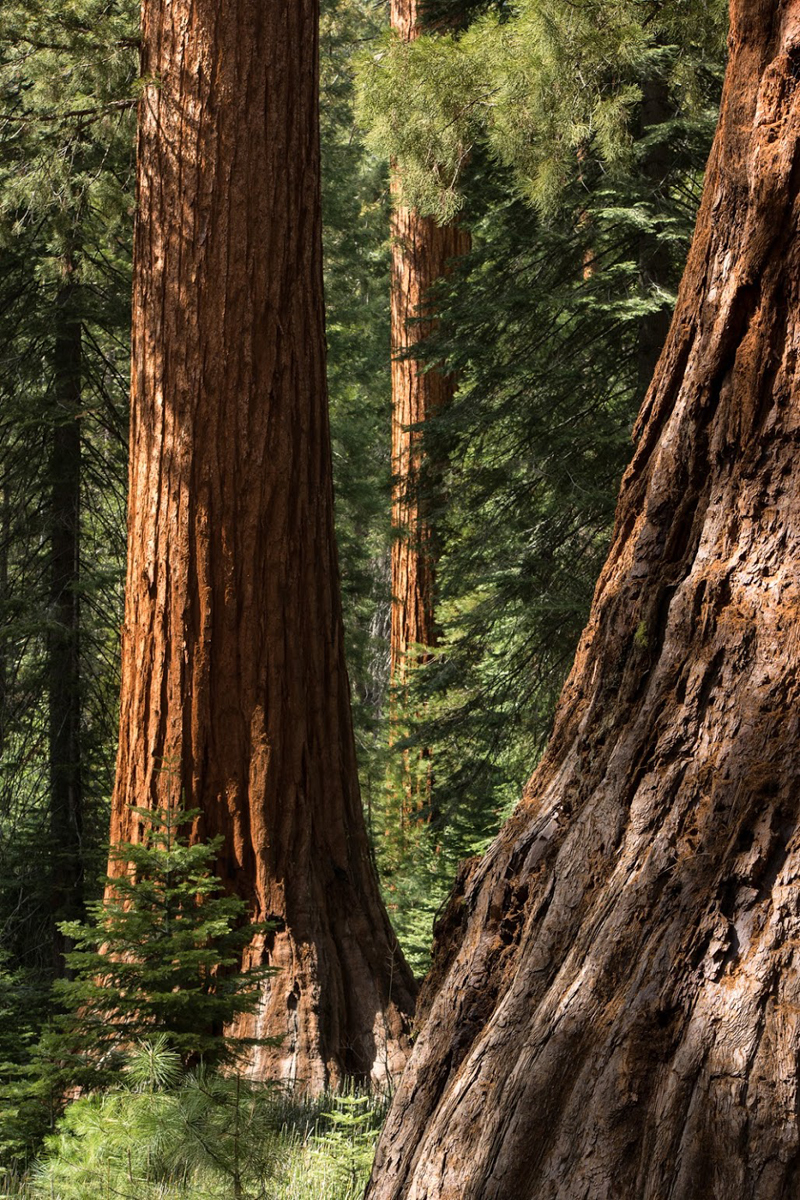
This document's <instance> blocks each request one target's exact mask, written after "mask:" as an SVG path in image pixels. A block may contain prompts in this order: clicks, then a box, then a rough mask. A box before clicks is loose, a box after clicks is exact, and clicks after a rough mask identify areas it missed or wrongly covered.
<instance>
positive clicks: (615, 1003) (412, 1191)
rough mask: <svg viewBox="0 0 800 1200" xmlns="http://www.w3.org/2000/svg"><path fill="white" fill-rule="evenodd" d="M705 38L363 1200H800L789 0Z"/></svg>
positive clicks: (798, 214) (794, 185)
mask: <svg viewBox="0 0 800 1200" xmlns="http://www.w3.org/2000/svg"><path fill="white" fill-rule="evenodd" d="M730 45H731V63H730V67H729V72H728V77H727V80H726V87H725V94H724V98H723V106H722V116H721V122H720V128H719V131H718V135H717V139H716V141H715V147H714V150H713V151H712V155H711V159H710V162H709V167H708V172H707V177H706V183H705V189H704V198H703V204H702V207H701V212H700V216H699V219H698V225H697V230H696V234H695V240H694V243H693V246H692V250H691V253H690V257H689V262H688V266H687V270H686V273H685V276H684V280H683V283H682V285H681V289H680V295H679V300H678V306H677V309H676V314H675V318H674V320H673V324H672V327H671V330H670V334H669V337H668V340H667V344H666V347H665V349H664V353H663V355H662V357H661V360H660V362H659V366H658V369H657V371H656V375H655V378H654V380H653V383H652V386H651V390H650V393H649V395H648V397H647V399H646V401H645V404H644V407H643V413H642V417H641V419H640V423H639V431H638V436H639V442H638V446H637V449H636V452H635V454H634V460H633V463H632V466H631V467H630V468H629V470H628V472H627V474H626V477H625V479H624V481H623V485H622V488H621V493H620V499H619V505H618V511H617V522H616V532H615V536H614V539H613V542H612V548H611V551H610V554H609V558H608V561H607V563H606V566H605V567H604V569H603V572H602V574H601V577H600V580H599V582H598V585H597V589H596V592H595V598H594V605H593V609H592V614H591V617H590V621H589V625H588V626H587V629H586V631H585V632H584V635H583V637H582V639H581V643H580V646H579V648H578V653H577V657H576V661H575V665H574V668H573V671H572V673H571V675H570V678H569V679H568V681H567V683H566V685H565V688H564V692H563V695H562V698H561V703H560V706H559V711H558V714H557V719H556V725H555V730H554V736H553V739H552V741H551V744H550V747H549V749H548V752H547V754H546V755H545V758H544V760H543V762H542V764H541V766H540V768H539V769H538V770H537V772H536V774H535V775H534V776H533V778H532V780H531V782H530V783H529V785H528V787H527V788H526V790H525V795H524V797H523V801H522V803H521V805H520V807H519V809H518V810H517V812H516V813H515V815H514V816H513V817H512V819H511V820H510V822H509V823H508V824H507V825H506V827H505V828H504V830H503V831H502V832H501V834H500V836H499V838H498V839H497V841H496V842H495V844H494V846H493V847H492V848H491V850H490V851H489V853H488V855H487V856H486V858H485V859H484V860H483V862H482V863H481V864H480V865H479V866H478V867H477V868H476V869H475V870H474V872H473V873H472V876H471V879H470V882H469V884H468V887H467V888H466V890H465V895H464V901H463V915H462V916H461V918H460V920H459V922H458V931H457V932H458V938H459V944H458V946H457V947H456V948H455V951H454V952H453V951H452V949H451V950H449V951H448V952H447V957H448V958H449V966H448V968H447V970H446V971H444V972H442V973H441V974H439V975H438V976H437V986H438V991H437V994H436V996H435V997H433V998H432V999H431V1000H429V1004H430V1016H429V1017H428V1019H427V1022H426V1024H425V1026H424V1028H423V1030H422V1033H421V1035H420V1038H419V1040H418V1043H417V1046H416V1048H415V1051H414V1054H413V1056H412V1059H411V1062H410V1064H409V1066H408V1068H407V1070H406V1073H405V1076H404V1079H403V1082H402V1084H401V1088H400V1090H399V1093H398V1096H397V1100H396V1103H395V1105H394V1107H393V1109H392V1111H391V1112H390V1114H389V1118H388V1120H387V1124H386V1128H385V1131H384V1134H383V1136H382V1139H381V1143H380V1144H379V1148H378V1154H377V1158H376V1165H375V1169H374V1172H373V1178H372V1181H371V1184H370V1187H369V1189H368V1197H369V1198H370V1200H390V1198H391V1200H395V1198H396V1200H400V1198H401V1197H402V1198H403V1200H456V1198H458V1200H512V1198H513V1200H548V1198H551V1200H555V1198H558V1200H573V1198H574V1200H579V1198H580V1200H585V1198H589V1200H601V1198H602V1200H606V1198H610V1197H614V1198H615V1200H616V1198H620V1200H662V1198H663V1197H665V1196H669V1197H672V1198H673V1200H696V1198H697V1197H698V1196H708V1197H714V1198H718V1200H723V1198H724V1200H728V1198H729V1197H732V1196H736V1197H737V1200H773V1198H774V1200H790V1198H791V1197H793V1196H794V1195H795V1194H796V1193H797V1191H798V1188H800V1177H799V1176H798V1143H799V1142H800V1135H799V1133H798V1112H797V1062H798V1056H797V1050H796V1046H797V1040H798V1035H800V973H799V972H798V961H797V958H798V950H800V905H798V903H797V899H796V885H795V884H794V880H795V879H796V878H798V877H800V816H799V815H798V809H797V795H798V786H800V777H799V776H798V771H800V767H798V763H797V756H796V755H795V754H794V753H793V747H794V745H795V743H796V741H797V737H798V734H800V718H799V717H798V711H800V710H799V709H798V702H799V701H800V681H799V680H800V670H798V667H799V666H800V639H798V636H797V632H796V630H797V616H798V612H800V580H799V579H798V574H797V562H798V561H800V536H799V535H798V530H799V529H800V487H798V486H797V483H796V478H795V477H796V471H795V472H793V470H792V463H793V462H794V461H796V455H797V451H798V448H800V416H798V413H797V406H796V402H795V399H794V397H795V396H796V394H797V387H798V381H797V378H796V356H795V354H794V353H792V350H791V348H792V347H793V345H794V344H795V343H796V341H797V339H798V338H800V284H798V280H800V236H799V231H798V223H799V222H800V195H799V193H800V187H799V186H798V180H797V178H796V177H797V171H796V169H795V163H796V158H797V146H798V136H799V135H800V103H799V102H798V97H797V94H796V86H795V79H794V74H793V66H792V64H793V62H794V61H795V59H796V57H797V50H798V48H800V4H798V3H797V0H790V2H789V3H786V4H782V5H778V4H777V3H776V2H775V0H759V3H757V4H755V5H753V4H745V3H744V0H734V2H733V4H732V31H731V41H730ZM793 56H794V57H793ZM778 356H780V358H779V359H778ZM757 413H763V416H761V417H759V418H758V419H756V414H757ZM743 835H744V836H743ZM750 837H751V838H752V840H749V839H750ZM540 844H541V848H540ZM521 885H524V887H525V888H526V889H527V900H526V902H525V910H526V917H525V920H524V927H523V930H522V933H521V936H520V938H519V941H518V943H515V942H514V941H513V940H512V941H511V942H509V943H507V944H506V943H504V938H503V921H504V919H505V917H506V913H505V911H504V903H505V902H507V898H508V897H509V896H510V895H511V894H512V890H513V888H515V887H516V888H518V887H520V886H521ZM520 894H521V893H520ZM545 899H546V904H545V903H544V901H545ZM435 973H436V968H435ZM470 1009H473V1010H474V1012H475V1014H476V1016H477V1020H475V1021H473V1022H470V1021H469V1019H468V1018H469V1013H470ZM465 1018H466V1019H465ZM745 1083H746V1087H745V1086H744V1085H745Z"/></svg>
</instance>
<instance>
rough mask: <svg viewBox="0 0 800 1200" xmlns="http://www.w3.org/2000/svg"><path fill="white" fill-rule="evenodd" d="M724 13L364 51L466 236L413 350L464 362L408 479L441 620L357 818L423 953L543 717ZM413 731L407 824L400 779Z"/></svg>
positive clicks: (558, 25)
mask: <svg viewBox="0 0 800 1200" xmlns="http://www.w3.org/2000/svg"><path fill="white" fill-rule="evenodd" d="M452 15H454V14H452V13H451V16H452ZM456 15H457V14H456ZM724 28H725V13H724V6H723V5H721V4H716V3H712V4H706V3H705V2H704V0H668V2H667V3H665V4H655V3H653V4H650V3H646V4H638V3H632V2H630V0H618V2H617V0H615V3H612V4H606V3H603V4H598V3H595V2H594V0H579V2H578V3H577V4H574V3H571V2H570V3H566V2H565V0H526V2H523V3H521V4H519V5H518V6H516V7H515V8H514V9H513V10H509V9H508V7H507V6H498V9H497V11H490V12H484V13H483V14H480V15H478V16H477V18H476V19H475V20H474V21H473V22H472V24H470V25H468V26H467V27H466V28H463V27H459V28H457V30H456V31H455V32H451V33H447V34H442V32H441V26H440V27H439V28H438V29H437V31H436V32H435V33H433V32H432V33H430V34H428V35H426V36H424V37H422V38H419V39H417V40H415V41H414V42H413V43H409V44H406V43H403V42H401V41H400V40H399V39H397V38H393V37H390V38H389V39H388V40H386V41H385V42H384V43H382V44H381V45H380V46H378V47H377V49H372V50H370V51H368V52H366V53H365V54H364V55H363V56H362V58H361V63H360V73H359V80H358V87H359V111H360V114H361V117H362V119H363V120H364V121H365V122H366V123H367V124H368V125H369V126H370V130H369V135H368V142H369V144H370V145H371V146H372V147H373V148H374V149H375V150H376V151H377V149H378V148H380V147H383V150H384V153H385V154H386V155H387V157H388V156H391V157H392V158H393V159H394V160H395V162H396V163H397V165H398V174H399V176H400V177H401V179H402V182H403V187H404V193H405V195H404V198H405V199H406V201H410V202H412V203H415V204H417V205H418V206H419V207H421V208H422V209H423V210H424V211H427V212H433V213H434V214H435V215H436V216H437V217H438V218H439V219H442V220H444V219H448V218H449V217H450V216H452V214H453V212H454V211H455V210H456V209H457V208H463V214H462V218H463V220H464V221H465V223H466V224H467V225H468V226H469V227H470V228H471V231H472V237H473V247H474V248H473V251H472V253H471V254H470V255H469V256H468V257H467V258H466V259H465V260H464V261H463V262H462V263H461V264H460V265H459V266H458V267H457V268H456V270H455V271H454V273H453V275H452V276H451V278H450V279H449V280H448V281H443V283H442V284H441V285H440V286H439V287H438V288H437V296H436V303H437V307H438V310H439V314H440V321H439V325H438V330H437V332H436V334H435V336H433V337H432V338H430V339H429V340H428V342H427V343H426V349H425V355H426V358H427V360H428V361H429V362H432V363H436V362H444V363H446V364H447V367H448V368H449V369H451V370H453V371H455V372H456V373H457V376H458V379H459V391H458V394H457V395H456V397H455V400H454V401H453V403H452V404H451V405H450V406H449V407H448V409H447V410H446V411H444V412H442V413H439V414H437V415H436V416H435V417H434V418H433V419H432V420H431V421H429V422H427V423H426V427H425V430H424V446H425V451H426V459H427V462H429V463H432V464H442V463H444V464H447V466H446V470H445V477H444V481H443V485H442V482H441V481H440V480H438V479H432V480H430V481H429V482H428V483H427V485H426V481H425V480H424V479H423V484H422V486H423V492H425V490H426V486H427V501H428V509H429V511H430V512H431V515H432V519H433V521H434V523H435V525H436V529H437V535H438V539H439V541H440V543H441V545H442V546H443V555H442V558H441V561H440V563H439V568H438V589H439V596H438V607H437V618H438V621H439V624H440V626H441V628H442V636H441V639H440V643H439V645H438V647H437V651H436V653H435V655H433V657H432V659H431V661H430V662H428V663H427V664H426V665H425V666H424V668H422V669H421V670H419V671H417V672H416V673H415V677H414V682H413V686H412V688H411V692H410V694H409V695H408V696H407V697H402V698H401V700H402V703H403V706H404V711H405V713H406V714H407V716H406V720H405V725H406V728H405V730H404V737H403V738H402V739H400V740H398V741H397V742H396V743H395V747H394V751H395V754H396V756H397V758H398V765H399V759H400V758H401V757H402V758H403V760H404V761H403V769H402V770H400V771H395V775H396V776H397V777H396V778H394V779H393V780H392V782H391V783H390V787H389V790H388V793H387V794H386V796H385V797H382V798H380V800H379V804H378V809H379V812H378V818H377V820H375V821H374V822H373V823H374V825H375V827H376V833H377V835H378V836H377V837H376V845H377V854H378V859H379V862H380V863H381V867H382V873H383V876H384V881H385V886H386V888H387V896H388V898H389V902H390V906H391V908H392V913H393V917H394V919H395V921H396V923H397V925H398V928H399V931H400V934H401V939H402V941H403V945H404V948H406V949H407V951H408V952H409V953H410V955H411V957H412V958H413V960H414V962H415V965H416V966H417V968H419V966H420V965H422V964H423V963H424V961H425V949H426V945H427V944H429V942H430V918H431V914H432V913H433V912H435V911H436V909H437V908H438V906H439V904H440V903H441V901H442V900H443V899H444V898H445V896H446V895H447V891H448V889H449V886H450V880H451V879H452V877H453V873H454V871H455V867H456V863H457V862H458V860H459V859H460V858H462V857H464V856H465V855H469V854H472V853H475V852H480V851H481V850H482V849H483V848H484V847H485V845H486V843H487V841H488V840H489V839H490V837H491V836H492V835H493V834H494V832H495V831H496V829H497V828H498V826H499V824H500V822H501V820H502V819H503V817H504V816H505V815H507V813H508V812H509V811H510V809H511V807H512V806H513V804H515V803H516V801H517V800H518V798H519V796H520V793H521V789H522V786H523V785H524V782H525V780H526V778H527V777H528V776H529V774H530V772H531V770H532V768H533V766H534V765H535V763H536V760H537V758H538V755H539V753H540V752H541V749H542V747H543V745H544V743H545V741H546V738H547V735H548V733H549V729H550V724H551V721H552V713H553V709H554V705H555V702H556V699H557V696H558V694H559V691H560V688H561V685H562V682H563V680H564V676H565V674H566V671H567V669H568V667H569V665H570V663H571V661H572V657H573V655H574V650H575V645H576V643H577V639H578V636H579V634H580V631H581V629H582V627H583V624H584V622H585V619H586V615H587V613H588V609H589V604H590V601H591V596H592V591H593V588H594V584H595V581H596V578H597V575H598V572H599V570H600V567H601V565H602V562H603V559H604V557H605V553H606V547H607V544H608V538H609V535H610V530H611V525H612V521H613V510H614V503H615V498H616V494H617V489H618V484H619V478H620V476H621V473H622V471H623V469H624V467H625V465H626V463H627V461H628V459H629V456H630V441H629V434H630V429H631V426H632V424H633V420H634V418H635V415H636V412H637V410H638V408H639V405H640V403H641V400H642V397H643V394H644V390H645V388H646V386H647V384H648V383H649V379H650V375H651V373H652V370H653V366H654V362H655V357H656V356H657V352H658V348H659V345H660V342H661V341H662V340H663V337H664V335H665V332H666V328H667V324H668V318H669V313H670V311H671V308H672V305H673V303H674V299H675V294H676V290H677V285H678V281H679V279H680V276H681V272H682V269H683V263H684V260H685V254H686V250H687V247H688V244H689V240H690V237H691V232H692V228H693V223H694V218H695V213H696V205H697V202H698V199H699V192H700V185H701V181H702V172H703V167H704V164H705V160H706V157H707V154H708V149H709V146H710V142H711V137H712V134H713V129H714V125H715V120H716V105H717V101H718V96H719V90H720V85H721V75H722V65H723V64H722V44H723V33H724ZM401 80H402V83H401ZM437 505H438V508H437V507H436V506H437ZM421 752H423V753H426V754H428V755H429V756H430V757H429V761H428V768H427V769H428V770H429V772H430V786H429V787H428V791H427V794H426V795H425V796H424V803H423V804H422V806H421V809H420V811H419V812H418V813H417V814H416V815H415V819H414V821H412V822H411V825H410V826H409V822H408V820H407V815H408V814H407V813H406V811H405V808H406V806H405V798H404V791H403V788H404V785H403V780H402V775H403V774H404V771H405V769H406V767H407V765H408V764H409V763H413V762H414V761H415V756H416V758H417V759H418V758H419V755H420V753H421ZM390 778H391V775H390ZM392 822H394V823H393V824H392ZM384 830H387V835H386V836H383V831H384Z"/></svg>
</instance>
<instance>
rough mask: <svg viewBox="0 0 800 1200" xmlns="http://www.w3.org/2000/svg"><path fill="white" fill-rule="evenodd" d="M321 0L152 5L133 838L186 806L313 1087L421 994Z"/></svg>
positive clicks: (295, 1059) (133, 543)
mask: <svg viewBox="0 0 800 1200" xmlns="http://www.w3.org/2000/svg"><path fill="white" fill-rule="evenodd" d="M318 16H319V14H318V7H317V3H316V0H275V2H274V3H271V4H264V3H262V2H261V0H172V2H169V3H168V2H167V0H144V4H143V29H142V44H143V64H142V76H143V79H144V80H145V82H146V86H145V89H144V92H143V97H142V101H141V109H140V126H139V166H138V218H137V226H136V236H135V271H134V274H135V283H134V307H133V311H134V316H133V343H134V349H133V379H132V387H133V415H132V430H131V467H130V501H129V554H128V574H127V592H126V614H125V626H124V643H123V664H122V667H123V683H122V698H121V721H120V744H119V757H118V767H117V781H116V789H115V795H114V802H113V814H112V840H113V841H114V842H116V843H118V842H122V841H126V840H136V839H137V838H138V837H139V836H140V835H141V831H140V829H139V823H138V822H137V821H136V819H135V817H134V816H133V815H132V814H131V812H130V808H129V806H130V805H131V804H136V805H144V806H147V807H151V808H152V807H156V806H160V805H164V804H168V803H172V804H176V803H180V805H181V807H182V808H186V809H194V808H196V809H199V810H200V811H201V813H202V816H201V818H200V821H199V824H198V828H197V830H196V833H197V835H198V836H202V837H204V838H211V837H214V836H216V835H218V834H221V835H222V836H223V837H224V847H223V850H222V853H221V858H220V862H219V870H220V872H221V874H222V876H223V882H224V884H225V886H226V887H227V888H229V889H231V890H232V891H235V892H237V893H238V894H240V895H242V896H244V897H245V898H246V899H247V900H248V901H249V904H250V907H251V911H252V915H253V918H254V919H256V920H261V919H267V920H270V921H273V922H274V923H275V931H274V933H273V934H271V935H270V936H269V937H268V938H267V939H266V941H265V943H264V945H263V946H262V947H259V948H258V951H257V953H259V954H263V955H265V956H266V957H267V958H268V960H269V961H270V962H271V963H272V964H273V965H274V966H275V967H277V968H278V973H277V974H276V975H275V976H274V978H273V979H271V981H270V983H269V984H268V985H267V988H266V991H265V994H264V1004H263V1007H262V1009H261V1011H260V1013H259V1015H258V1018H257V1019H255V1020H252V1019H251V1020H250V1023H249V1024H247V1025H246V1027H245V1028H242V1029H239V1030H237V1032H240V1033H247V1034H257V1035H259V1036H270V1037H280V1038H281V1039H282V1041H281V1043H280V1045H278V1046H277V1047H270V1048H267V1047H264V1048H262V1049H259V1050H258V1051H257V1052H256V1054H255V1058H254V1061H253V1064H252V1069H253V1071H254V1072H255V1073H257V1074H259V1075H261V1076H263V1077H270V1078H281V1079H289V1080H295V1081H297V1082H298V1083H301V1084H303V1085H304V1086H306V1087H308V1088H309V1089H311V1090H313V1091H320V1090H321V1089H323V1088H324V1087H326V1086H331V1085H334V1084H336V1083H338V1082H339V1081H340V1080H341V1079H342V1078H343V1077H344V1076H353V1077H356V1078H363V1079H370V1078H371V1079H373V1080H374V1081H376V1082H379V1083H384V1082H385V1081H386V1080H387V1078H388V1077H389V1076H391V1075H395V1074H397V1072H398V1070H399V1069H401V1068H402V1065H403V1063H404V1061H405V1058H406V1055H407V1049H408V1041H407V1017H408V1014H409V1013H410V1012H411V1011H412V1010H413V1000H414V983H413V980H412V978H411V975H410V972H409V970H408V968H407V966H406V965H405V962H404V961H403V958H402V955H401V953H400V951H399V948H398V945H397V942H396V939H395V938H394V935H393V933H392V931H391V927H390V925H389V921H388V918H387V916H386V913H385V910H384V908H383V905H382V902H381V899H380V895H379V891H378V884H377V879H376V876H375V872H374V869H373V866H372V862H371V858H370V852H369V846H368V842H367V836H366V830H365V827H364V820H363V814H362V809H361V801H360V795H359V787H358V775H357V770H356V759H355V747H354V739H353V730H352V723H351V714H350V693H349V686H348V680H347V672H346V669H345V662H344V652H343V637H342V620H341V607H340V596H339V575H338V566H337V557H336V546H335V539H334V528H333V494H332V481H331V451H330V434H329V426H328V408H327V392H326V379H325V341H324V306H323V289H322V241H321V217H320V190H319V189H320V175H319V172H320V165H319V124H318V122H319V117H318Z"/></svg>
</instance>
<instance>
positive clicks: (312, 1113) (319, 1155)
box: [7, 1039, 384, 1200]
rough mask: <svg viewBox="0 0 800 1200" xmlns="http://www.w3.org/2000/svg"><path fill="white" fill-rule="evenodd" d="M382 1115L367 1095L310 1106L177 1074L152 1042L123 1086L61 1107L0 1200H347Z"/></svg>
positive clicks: (271, 1088)
mask: <svg viewBox="0 0 800 1200" xmlns="http://www.w3.org/2000/svg"><path fill="white" fill-rule="evenodd" d="M383 1115H384V1104H383V1102H382V1101H380V1100H375V1099H373V1098H370V1097H368V1096H362V1095H358V1094H352V1095H342V1096H336V1097H321V1098H319V1099H318V1100H316V1101H310V1100H304V1099H301V1098H296V1099H295V1098H292V1097H291V1096H289V1095H287V1094H285V1093H283V1092H281V1090H280V1089H279V1088H277V1087H276V1086H275V1085H271V1084H264V1083H256V1082H253V1081H250V1080H247V1079H244V1078H242V1077H241V1076H239V1075H236V1074H220V1073H218V1072H215V1071H213V1070H210V1069H209V1068H208V1067H202V1068H199V1069H195V1070H193V1071H189V1072H186V1071H184V1070H182V1069H181V1066H180V1062H179V1059H178V1056H177V1055H176V1054H175V1053H174V1052H173V1051H171V1050H170V1049H169V1048H168V1046H167V1045H166V1043H165V1040H164V1039H155V1040H151V1041H149V1042H148V1043H147V1044H146V1045H143V1046H142V1047H140V1048H139V1049H138V1050H137V1051H136V1052H134V1053H133V1054H132V1055H131V1056H130V1057H129V1059H128V1062H127V1066H126V1071H125V1074H124V1079H123V1082H121V1083H120V1085H118V1086H117V1087H115V1088H114V1089H112V1090H110V1091H107V1092H106V1093H105V1094H103V1095H94V1096H87V1097H84V1098H82V1099H80V1100H77V1101H76V1102H74V1103H73V1104H71V1105H70V1106H69V1108H68V1109H67V1111H66V1112H65V1114H64V1116H63V1117H62V1118H61V1120H60V1121H59V1124H58V1127H57V1129H56V1131H55V1132H54V1133H53V1134H52V1136H50V1137H49V1138H48V1139H47V1144H46V1148H45V1154H44V1156H43V1158H42V1160H41V1161H40V1163H39V1164H38V1165H37V1167H36V1168H35V1169H34V1170H33V1171H32V1172H30V1173H29V1175H28V1176H27V1178H26V1179H25V1180H24V1181H18V1182H17V1184H16V1185H15V1186H12V1188H11V1190H9V1191H8V1192H7V1194H9V1195H24V1196H28V1197H38V1196H41V1197H50V1198H51V1200H56V1198H57V1200H95V1198H96V1197H98V1196H99V1197H112V1196H113V1197H125V1198H127V1200H151V1198H152V1200H155V1197H159V1198H162V1200H166V1198H174V1200H178V1198H179V1197H187V1198H188V1197H193V1198H194V1200H203V1198H206V1200H212V1198H219V1200H222V1198H228V1197H233V1198H241V1200H267V1198H275V1200H277V1198H278V1197H280V1198H281V1200H356V1198H357V1197H359V1196H360V1195H361V1194H362V1193H363V1189H364V1185H365V1183H366V1179H367V1176H368V1174H369V1167H370V1165H371V1158H372V1152H373V1150H374V1142H375V1139H376V1137H377V1133H378V1130H379V1128H380V1124H381V1121H382V1119H383Z"/></svg>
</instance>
